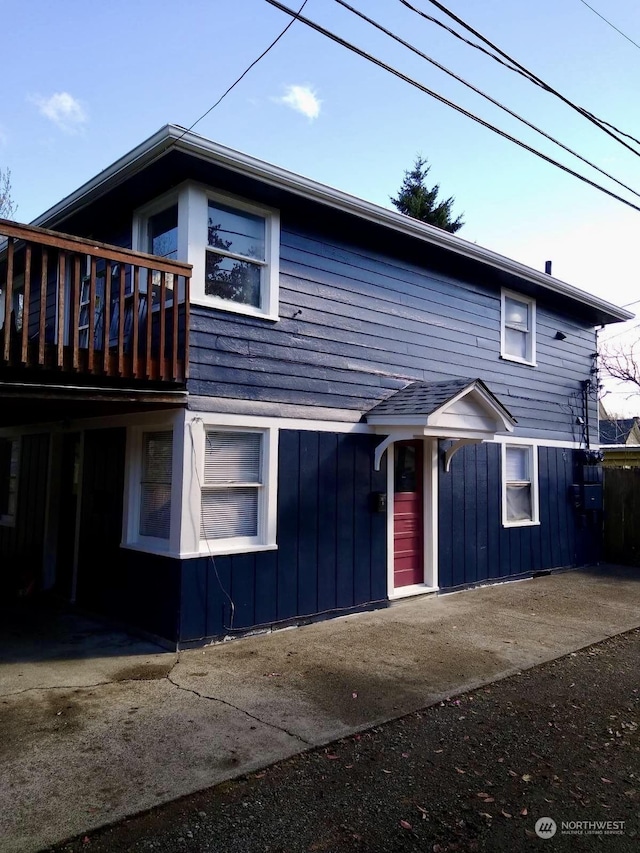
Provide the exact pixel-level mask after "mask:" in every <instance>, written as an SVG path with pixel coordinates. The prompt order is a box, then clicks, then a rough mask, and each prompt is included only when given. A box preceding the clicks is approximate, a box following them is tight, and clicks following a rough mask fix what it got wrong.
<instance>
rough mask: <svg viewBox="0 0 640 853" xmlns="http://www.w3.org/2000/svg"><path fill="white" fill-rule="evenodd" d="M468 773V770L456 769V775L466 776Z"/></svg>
mask: <svg viewBox="0 0 640 853" xmlns="http://www.w3.org/2000/svg"><path fill="white" fill-rule="evenodd" d="M466 772H467V771H466V770H461V769H460V768H459V767H456V773H462V775H463V776H464V775H465V773H466Z"/></svg>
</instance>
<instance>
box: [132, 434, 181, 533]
mask: <svg viewBox="0 0 640 853" xmlns="http://www.w3.org/2000/svg"><path fill="white" fill-rule="evenodd" d="M172 457H173V431H172V430H162V431H158V432H144V433H143V434H142V467H141V472H140V475H141V476H140V521H139V534H140V536H150V537H152V538H154V539H169V533H170V527H171V472H172Z"/></svg>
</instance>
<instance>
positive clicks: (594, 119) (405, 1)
mask: <svg viewBox="0 0 640 853" xmlns="http://www.w3.org/2000/svg"><path fill="white" fill-rule="evenodd" d="M399 2H400V3H402V5H403V6H406V8H407V9H410V10H411V11H412V12H415V13H416V14H417V15H420V16H421V17H423V18H428V19H429V20H431V18H430V16H428V15H426V14H425V12H423V11H422V10H421V9H418V8H417V7H416V6H414V5H413V4H412V3H410V2H409V0H399ZM428 2H429V3H431V4H432V5H433V6H435V7H436V8H437V9H439V10H440V11H441V12H443V13H444V14H445V15H447V16H448V17H450V18H452V19H453V20H454V21H455V22H456V23H457V24H459V25H460V26H461V27H464V29H466V30H468V32H470V33H472V34H473V35H474V36H476V38H479V39H480V40H481V41H483V42H484V43H485V44H486V45H488V46H489V47H490V48H491V49H492V50H495V51H497V52H498V53H499V54H500V56H503V57H504V58H505V59H507V60H508V61H509V62H511V63H512V64H513V65H514V66H515V67H516V68H518V69H519V70H520V71H522V72H523V73H524V74H525V75H526V76H527V77H528V78H529V79H530V80H531V81H532V82H533V83H535V84H536V85H537V86H540V87H541V88H542V89H544V90H545V91H546V92H549V93H550V94H551V95H554V96H555V97H556V98H559V99H560V100H561V101H562V102H563V103H565V104H567V106H569V107H571V109H572V110H575V111H576V112H577V113H579V114H580V115H581V116H584V118H586V119H587V120H588V121H590V122H591V123H592V124H594V125H595V126H596V127H598V128H600V130H602V131H603V132H604V133H606V134H607V135H608V136H610V137H611V138H612V139H615V140H616V142H619V143H620V145H623V146H624V147H625V148H627V149H628V150H629V151H631V152H632V153H633V154H635V155H636V156H638V157H640V151H638V150H637V149H636V148H633V147H632V146H631V145H629V144H628V143H626V142H625V141H624V139H620V137H619V136H617V135H616V134H617V133H620V134H622V135H623V136H626V137H627V138H630V139H633V141H634V142H636V143H637V144H638V145H640V140H638V139H636V138H635V137H633V136H630V134H628V133H623V132H622V131H620V130H618V128H617V127H615V126H614V125H612V124H610V122H605V121H602V120H601V119H599V118H598V117H597V116H595V115H594V114H593V113H591V112H590V111H589V110H587V109H585V108H584V107H580V106H578V105H577V104H574V103H573V101H570V100H569V98H567V97H565V96H564V95H563V94H561V93H560V92H559V91H558V90H557V89H554V88H553V86H550V85H549V84H548V83H545V81H544V80H542V79H541V78H540V77H538V76H537V74H534V72H533V71H529V69H528V68H525V66H524V65H521V64H520V63H519V62H518V61H517V60H516V59H514V58H513V57H512V56H509V54H508V53H505V52H504V51H503V50H502V49H501V48H499V47H498V46H497V45H495V44H494V43H493V42H492V41H489V39H488V38H486V37H485V36H483V35H482V33H479V32H478V30H475V29H474V28H473V27H472V26H471V25H470V24H467V23H466V21H463V19H462V18H459V17H458V15H456V14H454V13H453V12H452V11H451V10H450V9H448V8H447V7H446V6H444V5H443V4H442V3H439V2H438V0H428ZM609 128H612V129H611V130H609ZM614 131H615V133H614Z"/></svg>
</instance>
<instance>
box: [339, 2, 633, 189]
mask: <svg viewBox="0 0 640 853" xmlns="http://www.w3.org/2000/svg"><path fill="white" fill-rule="evenodd" d="M335 2H336V3H338V4H339V5H340V6H343V7H344V8H345V9H348V10H349V11H350V12H352V13H353V14H354V15H357V16H358V17H359V18H361V19H362V20H364V21H366V22H367V23H368V24H371V26H373V27H375V28H376V29H378V30H380V31H381V32H383V33H385V35H387V36H389V38H392V39H393V40H394V41H396V42H398V43H399V44H401V45H403V47H406V48H407V49H408V50H410V51H412V52H413V53H415V54H416V55H417V56H420V57H421V58H422V59H425V60H426V61H427V62H430V63H431V65H434V66H435V67H436V68H438V69H440V71H444V73H445V74H448V75H449V76H450V77H453V78H454V80H457V81H458V82H459V83H462V85H463V86H466V87H467V88H468V89H471V90H472V91H473V92H475V93H476V94H478V95H480V96H481V97H482V98H485V100H487V101H489V102H490V103H492V104H493V105H494V106H496V107H498V108H499V109H501V110H503V111H504V112H506V113H508V115H510V116H512V117H513V118H516V119H517V120H518V121H520V122H522V123H523V124H524V125H526V126H527V127H529V128H531V129H532V130H535V131H536V133H539V134H540V135H541V136H544V137H545V139H549V140H550V141H551V142H553V143H554V144H555V145H558V146H560V148H562V149H563V150H564V151H567V152H568V153H569V154H572V155H573V156H574V157H577V158H578V160H582V162H583V163H586V164H587V166H591V168H592V169H595V170H596V171H597V172H600V174H601V175H604V176H605V177H607V178H609V179H610V180H612V181H614V183H616V184H618V185H619V186H621V187H624V189H625V190H629V192H631V193H633V195H636V196H638V197H639V198H640V193H638V192H637V191H636V190H634V189H633V188H632V187H630V186H629V185H628V184H625V183H623V181H620V180H618V178H615V177H614V176H613V175H611V174H609V172H605V170H604V169H601V168H600V167H599V166H596V164H595V163H592V162H591V160H587V158H586V157H583V156H582V155H581V154H578V152H577V151H574V150H573V148H569V146H568V145H565V144H564V143H563V142H560V141H559V140H558V139H556V138H555V137H554V136H551V134H549V133H547V132H546V131H544V130H542V129H541V128H539V127H537V125H535V124H532V123H531V122H530V121H527V119H526V118H523V117H522V116H521V115H519V114H518V113H516V112H514V111H513V110H511V109H509V107H506V106H505V105H504V104H501V103H500V101H497V100H496V99H495V98H493V97H491V95H488V94H487V93H486V92H483V91H482V90H481V89H478V87H477V86H474V85H473V83H469V81H468V80H465V79H464V78H463V77H460V76H459V75H458V74H456V73H455V72H454V71H451V69H449V68H446V67H445V66H444V65H442V64H441V63H439V62H438V61H437V60H435V59H433V58H432V57H430V56H427V54H426V53H423V52H422V51H421V50H419V49H418V48H417V47H415V45H413V44H411V43H410V42H408V41H405V40H404V39H403V38H400V36H398V35H397V34H396V33H394V32H392V31H391V30H388V29H387V28H386V27H383V26H382V24H380V23H378V21H374V20H373V19H372V18H369V17H368V16H367V15H365V14H364V12H361V11H360V10H359V9H355V8H354V7H353V6H351V5H349V3H347V2H345V0H335Z"/></svg>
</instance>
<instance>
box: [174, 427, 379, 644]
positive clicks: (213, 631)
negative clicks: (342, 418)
mask: <svg viewBox="0 0 640 853" xmlns="http://www.w3.org/2000/svg"><path fill="white" fill-rule="evenodd" d="M379 441H380V439H379V437H376V436H369V435H361V434H335V433H328V432H298V431H292V430H282V431H281V432H280V450H279V476H278V481H279V484H278V549H277V550H275V551H260V552H257V553H251V554H239V555H237V556H221V557H215V558H213V557H212V558H209V557H200V558H196V559H193V560H185V561H183V563H182V604H181V626H180V640H181V641H182V642H189V641H193V640H198V639H201V638H203V637H215V636H221V635H224V634H229V633H233V632H234V631H246V630H247V629H249V628H252V627H255V626H260V625H270V624H273V623H277V622H283V621H284V622H286V621H287V620H291V619H296V618H304V617H311V616H313V615H316V614H323V613H331V612H336V611H340V610H342V609H349V608H353V607H361V606H364V605H367V604H370V603H373V602H380V603H382V602H383V601H384V600H385V599H386V596H387V574H386V573H387V551H386V548H387V543H386V515H385V514H383V513H374V512H373V511H372V503H371V495H372V492H377V491H385V489H386V472H385V470H384V467H383V469H382V470H381V471H378V472H376V471H374V470H373V452H374V448H375V446H376V444H377V443H378V442H379Z"/></svg>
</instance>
